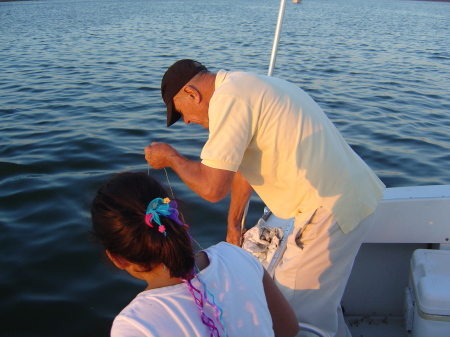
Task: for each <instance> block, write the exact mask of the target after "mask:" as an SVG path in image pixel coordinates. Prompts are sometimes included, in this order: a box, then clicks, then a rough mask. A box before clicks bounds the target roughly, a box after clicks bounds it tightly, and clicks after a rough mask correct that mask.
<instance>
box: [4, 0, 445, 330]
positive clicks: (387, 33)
mask: <svg viewBox="0 0 450 337" xmlns="http://www.w3.org/2000/svg"><path fill="white" fill-rule="evenodd" d="M278 6H279V2H278V1H275V0H239V1H238V0H229V1H210V0H147V1H146V0H77V1H76V0H67V1H52V0H47V1H33V2H29V1H21V2H1V3H0V120H1V123H0V130H1V132H0V247H1V254H0V317H1V321H2V324H1V326H0V335H2V336H14V337H17V336H46V337H49V336H77V337H78V336H107V335H108V332H109V328H110V324H111V322H112V319H113V317H114V316H115V315H116V314H117V313H118V312H119V311H120V309H121V308H122V307H123V306H125V305H126V304H127V303H128V302H129V301H130V300H131V298H132V297H134V295H135V294H136V293H137V292H138V291H140V290H142V289H143V284H142V283H139V282H137V281H135V280H133V279H131V278H128V277H127V276H125V275H123V274H120V273H117V272H114V271H113V270H112V269H110V268H108V267H107V266H106V265H105V264H104V263H103V261H102V258H101V255H100V251H99V249H98V247H97V246H96V245H94V244H93V243H91V242H90V241H89V239H88V230H89V214H88V209H89V201H90V199H91V198H92V195H93V193H94V192H95V191H96V188H97V187H98V186H99V184H101V183H102V182H103V181H105V180H106V179H107V177H108V176H109V175H110V174H111V173H114V172H118V171H126V170H133V171H138V170H141V171H146V170H147V165H146V163H145V161H144V157H143V149H144V147H145V146H146V145H148V144H149V143H150V142H152V141H166V142H168V143H170V144H172V145H173V146H175V147H176V148H177V149H178V150H179V151H180V152H181V153H183V154H184V155H186V156H188V157H189V158H191V159H197V158H198V156H199V153H200V150H201V147H202V144H203V143H204V142H205V140H206V138H207V133H206V131H205V130H203V129H202V128H201V127H198V126H194V125H189V126H186V125H182V124H181V123H178V124H176V125H175V126H173V127H171V128H170V129H167V128H166V127H165V126H164V125H165V115H164V104H163V102H162V100H161V98H160V92H159V85H160V79H161V76H162V75H163V73H164V71H165V69H166V68H167V67H168V66H169V65H170V64H172V63H173V62H174V61H176V60H177V59H180V58H186V57H189V58H194V59H198V60H199V61H201V62H202V63H204V64H205V65H206V66H208V67H209V68H210V69H211V70H213V71H216V70H218V69H221V68H224V69H228V70H233V69H241V70H250V71H256V72H260V73H266V72H267V68H268V64H269V59H270V52H271V45H272V40H273V33H274V30H275V23H276V19H277V15H278ZM449 18H450V3H448V2H431V1H396V0H303V2H302V3H301V4H292V3H290V2H289V1H288V3H287V6H286V17H285V20H284V25H283V32H282V37H281V43H280V48H279V55H278V58H277V66H276V68H275V73H274V75H275V76H279V77H282V78H285V79H288V80H290V81H292V82H295V83H296V84H298V85H299V86H301V87H302V88H303V89H304V90H306V91H307V92H308V93H309V94H310V95H311V96H313V97H314V98H315V99H316V101H317V102H319V104H320V105H321V106H322V108H323V109H324V110H325V112H326V113H327V114H328V116H329V117H330V118H331V119H332V120H333V122H334V123H335V124H336V126H337V127H338V129H339V130H340V131H341V132H342V134H343V135H344V137H345V138H346V139H347V141H348V142H349V144H350V145H351V146H352V147H353V148H354V149H355V150H356V151H357V152H358V153H359V154H360V156H361V157H362V158H363V159H364V160H365V161H366V162H367V163H368V164H369V165H370V166H371V167H372V168H373V169H374V170H375V171H376V173H377V174H378V175H379V176H380V178H381V179H382V180H383V181H384V182H385V184H386V185H387V186H389V187H396V186H413V185H429V184H450V174H449V167H450V151H449V150H450V131H449V130H450V43H449V42H450V19H449ZM151 173H152V174H154V175H155V176H157V177H159V178H160V179H161V180H163V181H166V176H165V173H164V171H154V170H151ZM168 174H169V179H170V183H171V185H172V187H173V189H174V190H175V194H176V196H177V197H178V198H181V199H184V200H186V201H187V203H188V204H189V206H190V207H191V214H189V215H188V219H189V221H188V223H189V224H191V226H192V231H193V235H194V236H195V237H196V239H197V241H198V242H199V244H200V245H201V246H203V247H207V246H209V245H211V244H214V243H216V242H218V241H220V240H222V239H223V238H224V237H225V227H226V226H225V221H226V212H227V202H228V200H224V201H223V202H219V203H217V204H209V203H207V202H205V201H202V200H201V199H200V198H199V197H197V196H196V195H195V194H193V193H192V192H191V191H190V190H189V189H187V188H186V187H185V186H184V185H183V183H181V182H180V180H179V179H178V178H177V176H176V175H175V174H174V173H173V172H171V171H170V170H169V171H168ZM251 208H252V214H251V215H250V217H249V222H250V223H253V222H255V221H256V219H257V218H258V217H259V215H260V213H261V211H262V204H261V202H260V201H259V200H258V198H257V197H256V196H255V197H253V202H252V206H251Z"/></svg>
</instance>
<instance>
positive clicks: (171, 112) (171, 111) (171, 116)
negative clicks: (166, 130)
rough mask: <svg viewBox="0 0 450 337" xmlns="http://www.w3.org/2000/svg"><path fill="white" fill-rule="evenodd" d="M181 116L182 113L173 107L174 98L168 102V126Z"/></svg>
mask: <svg viewBox="0 0 450 337" xmlns="http://www.w3.org/2000/svg"><path fill="white" fill-rule="evenodd" d="M180 118H181V114H180V113H179V112H178V111H177V110H175V108H174V107H173V100H170V101H169V102H167V126H168V127H169V126H171V125H172V124H174V123H176V122H177V121H178V120H179V119H180Z"/></svg>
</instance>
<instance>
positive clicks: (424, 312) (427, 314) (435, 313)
mask: <svg viewBox="0 0 450 337" xmlns="http://www.w3.org/2000/svg"><path fill="white" fill-rule="evenodd" d="M409 294H410V295H411V296H408V295H409ZM408 297H409V299H408ZM411 302H412V303H411ZM411 305H412V308H411ZM408 313H409V314H408ZM405 314H406V328H407V330H409V331H408V333H409V334H410V336H412V337H438V336H450V251H447V250H428V249H418V250H416V251H415V252H414V253H413V256H412V258H411V274H410V278H409V289H407V290H406V300H405ZM411 315H412V316H413V317H411ZM408 316H409V317H408Z"/></svg>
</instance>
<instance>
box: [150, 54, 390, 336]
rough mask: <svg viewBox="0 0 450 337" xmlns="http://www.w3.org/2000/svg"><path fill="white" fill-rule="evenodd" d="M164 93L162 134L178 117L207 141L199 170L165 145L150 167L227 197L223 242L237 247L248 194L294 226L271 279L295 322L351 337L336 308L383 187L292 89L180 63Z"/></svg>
mask: <svg viewBox="0 0 450 337" xmlns="http://www.w3.org/2000/svg"><path fill="white" fill-rule="evenodd" d="M161 91H162V97H163V100H164V102H165V103H166V106H167V126H170V125H172V124H173V123H175V122H176V121H177V120H179V119H180V118H181V117H182V118H183V119H184V122H185V123H187V124H189V123H196V124H200V125H202V126H203V127H205V128H206V129H208V130H209V137H208V140H207V142H206V144H205V145H204V147H203V150H202V153H201V162H197V161H191V160H188V159H187V158H185V157H184V156H182V155H181V154H179V153H178V152H177V151H176V150H175V149H174V148H173V147H171V146H170V145H168V144H165V143H153V144H151V145H150V146H148V147H147V148H146V149H145V158H146V160H147V162H148V163H149V164H150V165H151V166H152V167H153V168H156V169H160V168H163V167H166V166H169V167H171V168H172V169H173V170H174V171H175V172H176V173H177V174H178V175H179V176H180V177H181V179H182V180H183V181H184V182H185V183H186V184H187V185H188V186H189V187H190V188H191V189H192V190H193V191H195V192H196V193H197V194H199V195H200V196H201V197H202V198H204V199H206V200H209V201H211V202H217V201H219V200H221V199H222V198H224V197H225V196H226V195H227V194H228V193H229V192H230V191H231V204H230V210H229V215H228V231H227V241H228V242H230V243H233V244H237V245H239V244H240V238H241V233H240V220H241V219H242V216H243V213H244V209H245V205H246V203H247V201H248V199H249V198H250V195H251V193H252V190H255V191H256V193H257V194H258V195H259V196H260V197H261V199H262V200H263V202H264V203H265V204H266V205H267V206H268V207H269V209H270V210H271V211H272V212H273V213H274V214H275V215H277V216H278V217H280V218H284V219H288V218H293V217H294V218H295V222H294V226H295V228H294V230H293V232H292V234H291V235H290V236H289V237H288V240H287V249H286V252H285V254H284V256H283V260H282V261H281V263H280V264H279V266H278V267H277V269H276V270H275V280H276V282H277V284H278V286H279V287H280V289H281V290H282V291H283V293H284V295H285V296H286V298H287V299H288V301H289V302H290V304H291V305H292V307H293V308H294V310H295V312H296V314H297V318H298V319H299V321H302V322H305V323H310V324H313V325H316V326H318V327H320V328H322V329H323V330H325V331H327V332H328V333H329V334H330V336H351V335H350V332H349V331H348V328H347V327H346V325H345V323H344V320H343V315H342V310H341V306H340V300H341V298H342V295H343V292H344V289H345V285H346V283H347V279H348V276H349V275H350V272H351V268H352V265H353V261H354V258H355V256H356V254H357V252H358V250H359V247H360V245H361V242H362V240H363V239H364V236H365V234H366V233H367V231H368V229H369V228H370V225H371V223H372V218H373V216H371V214H373V212H374V210H375V209H376V207H377V205H378V202H379V201H380V199H381V198H382V196H383V188H384V185H383V183H382V182H381V181H380V180H379V179H378V177H377V176H376V175H375V174H374V172H373V171H372V170H371V169H370V168H369V167H368V166H367V165H366V164H365V163H364V162H363V160H362V159H361V158H360V157H359V156H358V155H357V154H356V153H355V152H354V151H353V150H352V149H351V148H350V146H349V145H348V144H347V143H346V142H345V140H344V139H343V137H342V136H341V135H340V133H339V132H338V131H337V129H336V128H335V127H334V125H333V124H332V123H331V121H330V120H329V119H328V118H327V117H326V115H325V114H324V112H323V111H322V109H321V108H320V107H319V106H318V105H317V104H316V103H315V102H314V100H313V99H312V98H311V97H309V96H308V95H307V94H306V93H305V92H304V91H303V90H301V89H300V88H299V87H297V86H296V85H294V84H292V83H289V82H287V81H284V80H282V79H278V78H275V77H268V76H262V75H258V74H254V73H247V72H227V71H224V70H220V71H219V72H218V73H217V74H215V73H211V72H208V70H207V69H206V67H205V66H203V65H202V64H200V63H199V62H196V61H193V60H180V61H178V62H176V63H174V64H173V65H172V66H171V67H170V68H169V69H168V70H167V71H166V73H165V75H164V77H163V79H162V83H161ZM363 219H364V221H363Z"/></svg>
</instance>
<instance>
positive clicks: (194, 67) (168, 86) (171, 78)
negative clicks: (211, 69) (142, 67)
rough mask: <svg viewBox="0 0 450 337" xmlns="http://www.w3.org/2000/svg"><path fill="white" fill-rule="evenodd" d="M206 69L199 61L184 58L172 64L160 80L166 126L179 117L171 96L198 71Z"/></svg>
mask: <svg viewBox="0 0 450 337" xmlns="http://www.w3.org/2000/svg"><path fill="white" fill-rule="evenodd" d="M204 70H206V71H207V70H208V69H206V67H205V66H204V65H202V64H201V63H200V62H197V61H194V60H189V59H184V60H179V61H177V62H175V63H174V64H172V65H171V66H170V67H169V69H167V71H166V73H165V74H164V76H163V78H162V81H161V96H162V99H163V101H164V103H166V106H167V126H171V125H172V124H173V123H175V122H176V121H178V120H179V119H180V118H181V114H180V113H179V112H178V111H177V110H175V108H174V107H173V97H174V96H175V95H176V94H177V93H178V92H179V91H180V90H181V89H182V88H183V87H184V86H185V85H186V83H188V82H189V81H190V80H191V79H192V78H193V77H194V76H195V75H197V74H198V73H199V72H201V71H204Z"/></svg>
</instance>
